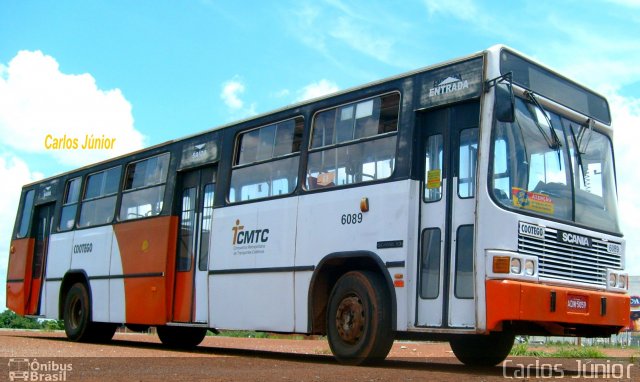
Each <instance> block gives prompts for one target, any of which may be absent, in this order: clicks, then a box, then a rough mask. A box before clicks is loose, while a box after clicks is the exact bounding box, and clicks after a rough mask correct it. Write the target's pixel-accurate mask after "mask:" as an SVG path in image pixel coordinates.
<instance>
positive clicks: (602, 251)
mask: <svg viewBox="0 0 640 382" xmlns="http://www.w3.org/2000/svg"><path fill="white" fill-rule="evenodd" d="M591 240H592V243H593V244H592V246H591V248H585V247H581V246H579V245H573V244H567V243H563V242H561V241H560V240H558V234H557V231H556V230H554V229H550V228H548V227H546V228H545V234H544V238H536V237H530V236H526V235H522V234H519V235H518V251H519V252H520V253H523V254H527V255H532V256H537V257H538V272H539V276H540V277H541V278H547V279H553V280H561V281H565V282H567V281H568V282H578V283H583V284H589V285H593V286H598V287H606V285H607V269H622V257H621V255H620V254H619V253H609V251H608V250H607V244H608V243H609V242H607V241H604V240H602V239H598V238H595V237H592V238H591ZM611 243H613V242H611ZM616 244H620V243H616Z"/></svg>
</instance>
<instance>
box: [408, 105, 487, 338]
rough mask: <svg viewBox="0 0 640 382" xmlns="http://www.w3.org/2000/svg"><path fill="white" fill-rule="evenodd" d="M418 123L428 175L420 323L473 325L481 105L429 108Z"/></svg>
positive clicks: (424, 187)
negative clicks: (474, 248)
mask: <svg viewBox="0 0 640 382" xmlns="http://www.w3.org/2000/svg"><path fill="white" fill-rule="evenodd" d="M417 121H418V124H419V125H418V127H419V129H420V134H419V136H420V137H421V138H420V139H421V140H422V148H423V151H422V157H421V159H420V160H421V161H422V162H423V165H424V167H423V169H424V171H423V172H422V174H423V176H424V178H423V181H422V197H421V202H420V203H421V206H420V207H421V208H420V241H419V251H418V262H417V264H418V267H417V271H418V275H417V280H418V283H417V288H418V290H417V309H416V326H424V327H438V328H473V327H475V302H474V264H473V263H474V262H473V253H474V250H473V244H474V240H473V236H474V223H475V185H476V182H475V176H476V163H477V148H478V144H477V142H478V121H479V104H478V103H477V102H472V103H464V104H457V105H453V106H450V107H445V108H440V109H437V110H432V111H428V112H426V113H423V114H420V115H418V119H417Z"/></svg>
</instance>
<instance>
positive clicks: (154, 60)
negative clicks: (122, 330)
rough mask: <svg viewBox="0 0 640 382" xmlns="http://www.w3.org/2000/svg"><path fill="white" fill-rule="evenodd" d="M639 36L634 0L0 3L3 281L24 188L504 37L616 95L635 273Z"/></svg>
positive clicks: (639, 262) (625, 223) (639, 224)
mask: <svg viewBox="0 0 640 382" xmlns="http://www.w3.org/2000/svg"><path fill="white" fill-rule="evenodd" d="M638 36H640V0H594V1H583V0H564V1H555V0H538V1H535V2H532V1H510V2H504V1H479V0H477V1H476V0H456V1H438V0H406V1H401V2H391V1H374V0H351V1H346V0H345V1H342V0H316V1H307V0H292V1H288V0H277V1H249V0H247V1H236V0H229V1H223V0H184V1H166V0H154V1H151V0H140V1H122V0H104V1H99V0H67V1H47V0H41V1H24V0H0V137H1V140H0V179H2V183H3V185H4V186H3V187H2V188H0V216H2V219H0V285H3V284H4V283H5V278H6V268H7V256H8V253H9V244H10V236H11V231H12V227H13V224H14V219H15V214H16V208H17V205H18V200H19V194H20V188H21V186H22V185H23V184H25V183H28V182H31V181H33V180H37V179H41V178H43V177H48V176H52V175H55V174H57V173H61V172H64V171H67V170H70V169H73V168H76V167H79V166H82V165H85V164H89V163H93V162H96V161H99V160H102V159H106V158H110V157H113V156H116V155H119V154H123V153H127V152H130V151H133V150H136V149H139V148H143V147H148V146H150V145H154V144H157V143H161V142H164V141H167V140H171V139H175V138H179V137H182V136H185V135H189V134H193V133H197V132H200V131H203V130H206V129H210V128H213V127H216V126H220V125H224V124H227V123H230V122H233V121H237V120H240V119H243V118H248V117H251V116H253V115H256V114H260V113H264V112H268V111H270V110H274V109H277V108H280V107H284V106H286V105H289V104H292V103H295V102H298V101H301V100H305V99H309V98H314V97H317V96H321V95H324V94H328V93H331V92H335V91H337V90H342V89H347V88H350V87H353V86H359V85H362V84H364V83H367V82H370V81H375V80H379V79H382V78H385V77H389V76H392V75H396V74H400V73H403V72H406V71H410V70H414V69H418V68H420V67H424V66H428V65H431V64H435V63H438V62H442V61H446V60H449V59H453V58H457V57H461V56H466V55H469V54H471V53H474V52H477V51H481V50H483V49H486V48H488V47H489V46H492V45H494V44H506V45H509V46H511V47H513V48H515V49H517V50H519V51H521V52H523V53H525V54H527V55H529V56H531V57H533V58H535V59H536V60H539V61H540V62H542V63H544V64H546V65H548V66H549V67H551V68H552V69H554V70H556V71H558V72H560V73H562V74H564V75H566V76H568V77H570V78H573V79H574V80H576V81H578V82H580V83H582V84H584V85H586V86H588V87H590V88H592V89H594V90H596V91H598V92H600V93H602V94H603V95H605V96H606V97H607V98H608V99H609V102H610V106H611V113H612V117H613V127H614V146H615V150H616V166H617V173H618V194H619V202H620V211H621V224H622V228H623V232H624V233H625V234H626V235H625V236H626V239H627V250H626V253H627V267H628V269H629V271H630V273H631V274H635V275H640V256H638V255H637V252H638V251H639V250H640V235H638V234H637V232H638V231H640V219H638V218H637V217H638V216H640V203H637V202H636V201H637V197H638V191H637V190H639V189H640V176H638V173H639V172H638V170H637V169H636V163H635V161H636V158H638V154H637V152H638V150H637V148H636V146H637V144H638V140H639V139H640V64H638V63H640V39H639V38H638ZM87 134H89V135H91V134H93V135H94V137H97V138H100V137H101V136H102V135H105V137H114V138H116V141H115V144H114V147H113V148H111V149H109V150H73V149H71V150H69V149H65V148H64V147H63V148H62V149H56V148H55V146H54V145H52V142H54V141H53V138H56V139H59V138H63V139H64V138H72V137H81V140H83V137H84V136H85V135H87ZM4 304H5V295H4V293H0V307H3V306H4Z"/></svg>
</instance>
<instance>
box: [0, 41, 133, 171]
mask: <svg viewBox="0 0 640 382" xmlns="http://www.w3.org/2000/svg"><path fill="white" fill-rule="evenodd" d="M0 135H1V136H2V137H3V144H4V145H6V146H9V147H11V148H13V149H14V150H18V151H22V152H28V153H45V154H47V155H50V156H51V157H53V158H54V159H55V160H57V161H59V162H61V163H63V164H67V165H74V166H78V165H84V164H88V163H92V162H96V161H99V160H103V159H107V158H110V157H113V156H116V155H119V154H124V153H127V152H131V151H134V150H137V149H140V148H142V147H143V143H144V137H143V135H142V134H141V133H140V132H139V131H137V130H136V129H135V128H134V125H133V116H132V114H131V104H130V103H129V102H128V101H127V100H126V99H125V98H124V96H123V95H122V92H121V91H120V90H119V89H111V90H102V89H99V88H98V87H97V85H96V81H95V79H94V78H93V76H91V75H90V74H87V73H85V74H78V75H75V74H65V73H62V72H61V71H60V68H59V65H58V62H57V61H56V60H55V58H53V57H51V56H48V55H45V54H43V53H42V52H40V51H35V52H31V51H20V52H18V54H17V55H16V56H15V57H14V58H13V59H12V60H11V61H10V62H9V64H8V65H7V66H5V67H3V68H2V69H0ZM48 135H49V136H50V137H51V138H63V137H66V138H70V139H72V140H73V139H77V140H78V142H77V144H78V146H82V144H83V142H84V141H85V137H86V136H89V137H90V136H91V135H93V136H94V137H96V138H100V137H102V136H103V135H104V137H105V138H115V141H114V144H113V148H111V149H102V150H82V149H62V150H55V149H52V148H49V149H47V148H46V147H45V140H46V139H47V136H48ZM52 142H53V141H52V140H51V139H49V140H48V143H49V144H51V143H52Z"/></svg>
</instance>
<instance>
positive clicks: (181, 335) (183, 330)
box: [157, 326, 207, 349]
mask: <svg viewBox="0 0 640 382" xmlns="http://www.w3.org/2000/svg"><path fill="white" fill-rule="evenodd" d="M157 331H158V337H159V338H160V341H161V342H162V344H163V345H165V346H168V347H170V348H175V349H193V348H194V347H196V346H198V345H199V344H200V342H202V340H203V339H204V337H205V336H206V335H207V329H206V328H191V327H183V326H158V327H157Z"/></svg>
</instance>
